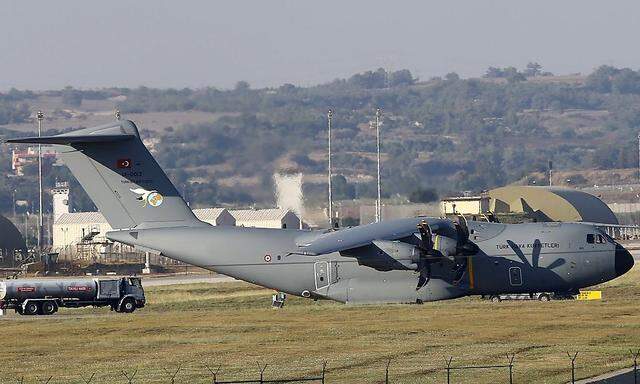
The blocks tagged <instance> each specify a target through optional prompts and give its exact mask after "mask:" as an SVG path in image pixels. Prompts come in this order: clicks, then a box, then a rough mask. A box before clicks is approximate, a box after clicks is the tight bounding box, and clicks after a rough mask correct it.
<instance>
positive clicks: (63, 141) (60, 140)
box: [7, 135, 136, 145]
mask: <svg viewBox="0 0 640 384" xmlns="http://www.w3.org/2000/svg"><path fill="white" fill-rule="evenodd" d="M135 137H136V136H135V135H83V136H63V135H60V136H43V137H24V138H21V139H10V140H7V143H16V144H60V145H73V144H81V143H108V142H114V141H125V140H131V139H133V138H135Z"/></svg>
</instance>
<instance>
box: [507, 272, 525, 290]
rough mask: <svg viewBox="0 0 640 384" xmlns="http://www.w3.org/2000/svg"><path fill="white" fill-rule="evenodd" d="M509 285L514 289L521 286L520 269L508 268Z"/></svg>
mask: <svg viewBox="0 0 640 384" xmlns="http://www.w3.org/2000/svg"><path fill="white" fill-rule="evenodd" d="M509 284H511V285H512V286H514V287H519V286H521V285H522V270H521V269H520V267H511V268H509Z"/></svg>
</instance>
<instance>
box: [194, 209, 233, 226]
mask: <svg viewBox="0 0 640 384" xmlns="http://www.w3.org/2000/svg"><path fill="white" fill-rule="evenodd" d="M193 213H194V214H195V215H196V217H197V218H198V219H199V220H202V221H204V222H205V223H209V224H211V225H232V226H233V225H236V218H235V217H233V215H231V213H229V211H228V210H227V209H226V208H201V209H194V210H193Z"/></svg>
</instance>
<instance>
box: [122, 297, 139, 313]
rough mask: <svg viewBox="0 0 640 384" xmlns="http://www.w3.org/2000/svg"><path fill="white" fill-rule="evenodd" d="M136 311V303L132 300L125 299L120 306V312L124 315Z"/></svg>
mask: <svg viewBox="0 0 640 384" xmlns="http://www.w3.org/2000/svg"><path fill="white" fill-rule="evenodd" d="M135 310H136V303H135V302H134V301H133V299H125V300H124V301H123V302H122V304H120V311H122V312H124V313H132V312H133V311H135Z"/></svg>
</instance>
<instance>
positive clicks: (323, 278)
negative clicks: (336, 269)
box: [313, 261, 329, 289]
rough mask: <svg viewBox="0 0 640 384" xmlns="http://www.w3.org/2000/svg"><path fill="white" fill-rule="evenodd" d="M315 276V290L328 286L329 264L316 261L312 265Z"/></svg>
mask: <svg viewBox="0 0 640 384" xmlns="http://www.w3.org/2000/svg"><path fill="white" fill-rule="evenodd" d="M313 270H314V272H315V274H316V289H321V288H324V287H326V286H328V285H329V263H328V262H326V261H318V262H317V263H315V264H314V265H313Z"/></svg>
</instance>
